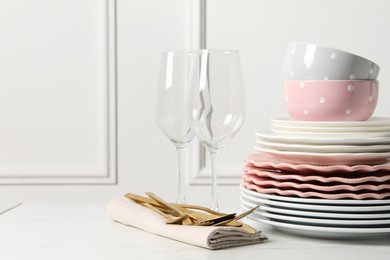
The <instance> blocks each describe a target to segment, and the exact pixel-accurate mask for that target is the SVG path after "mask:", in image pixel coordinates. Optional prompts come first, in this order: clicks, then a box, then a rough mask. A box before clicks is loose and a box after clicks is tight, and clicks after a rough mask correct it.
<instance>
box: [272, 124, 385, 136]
mask: <svg viewBox="0 0 390 260" xmlns="http://www.w3.org/2000/svg"><path fill="white" fill-rule="evenodd" d="M271 127H272V130H280V131H287V132H305V133H306V132H307V133H318V132H322V133H324V134H325V133H330V134H332V133H340V134H342V133H346V132H348V133H355V132H361V133H369V132H390V126H368V127H313V126H284V125H279V124H271Z"/></svg>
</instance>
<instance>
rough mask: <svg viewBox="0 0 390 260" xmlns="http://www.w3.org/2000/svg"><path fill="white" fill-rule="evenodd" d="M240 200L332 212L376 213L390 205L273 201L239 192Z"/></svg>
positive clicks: (389, 211)
mask: <svg viewBox="0 0 390 260" xmlns="http://www.w3.org/2000/svg"><path fill="white" fill-rule="evenodd" d="M241 200H242V201H246V202H249V203H251V204H255V205H260V206H261V205H267V206H270V207H274V208H283V209H292V210H300V211H317V212H334V213H354V214H355V213H359V214H374V213H375V214H376V213H380V214H383V213H390V205H376V206H369V205H360V206H359V205H354V206H351V205H321V204H318V205H316V204H302V203H294V202H287V201H275V200H269V199H259V198H255V197H251V196H249V195H247V194H245V193H241Z"/></svg>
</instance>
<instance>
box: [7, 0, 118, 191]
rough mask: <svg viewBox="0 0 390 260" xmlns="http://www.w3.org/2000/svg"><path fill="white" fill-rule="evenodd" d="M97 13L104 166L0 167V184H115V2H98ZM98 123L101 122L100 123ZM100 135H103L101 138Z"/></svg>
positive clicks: (99, 163)
mask: <svg viewBox="0 0 390 260" xmlns="http://www.w3.org/2000/svg"><path fill="white" fill-rule="evenodd" d="M97 8H98V12H97V14H96V15H98V18H97V20H98V22H97V26H98V28H99V29H98V39H97V41H98V48H99V49H101V50H102V51H101V53H98V54H97V55H98V60H99V61H100V62H99V64H101V66H100V67H99V68H98V72H97V73H98V74H99V75H97V76H98V86H97V87H98V88H99V91H100V88H101V93H100V95H101V98H99V105H101V106H102V109H101V111H103V112H102V113H103V114H102V115H101V117H102V122H101V123H99V125H100V126H101V127H102V129H100V130H97V131H98V132H99V131H100V132H101V133H104V138H103V139H104V140H99V143H100V142H101V144H102V145H101V147H104V149H103V150H104V151H103V150H102V151H101V155H100V156H102V158H104V159H103V162H100V161H99V162H96V164H97V165H92V166H90V167H80V166H77V165H75V166H74V167H73V166H69V165H68V166H65V167H63V166H62V165H58V166H57V165H55V166H52V167H51V168H48V167H44V166H43V167H39V166H37V167H35V169H33V168H32V167H23V166H20V167H19V166H18V167H17V166H15V167H12V168H13V169H6V168H1V167H0V184H17V185H19V184H115V183H117V106H116V104H117V94H116V60H117V59H116V56H117V54H116V0H99V1H97ZM99 120H100V119H99ZM102 135H103V134H102Z"/></svg>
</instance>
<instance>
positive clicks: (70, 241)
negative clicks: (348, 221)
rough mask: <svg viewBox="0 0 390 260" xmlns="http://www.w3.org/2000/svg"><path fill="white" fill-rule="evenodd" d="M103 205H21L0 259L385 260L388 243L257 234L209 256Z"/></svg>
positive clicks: (0, 245) (5, 217)
mask: <svg viewBox="0 0 390 260" xmlns="http://www.w3.org/2000/svg"><path fill="white" fill-rule="evenodd" d="M105 208H106V206H105V205H104V204H22V205H19V206H17V207H15V208H13V209H11V210H9V211H6V212H4V213H3V214H1V215H0V259H1V260H12V259H29V260H30V259H93V260H98V259H110V260H115V259H170V260H171V259H224V260H226V259H245V258H247V259H270V260H271V259H272V260H278V259H283V260H286V259H300V260H305V259H310V260H313V259H316V260H317V259H326V260H334V259H353V260H358V259H372V260H379V259H386V260H387V259H390V238H384V239H375V240H364V241H341V240H340V241H336V240H321V239H310V238H303V237H297V236H292V235H287V234H284V233H280V232H278V231H276V230H273V229H272V228H269V227H267V226H262V230H263V231H264V232H265V234H266V235H267V236H268V237H269V238H270V240H269V242H266V243H263V244H257V245H251V246H245V247H239V248H231V249H224V250H218V251H211V250H207V249H203V248H198V247H194V246H191V245H187V244H183V243H180V242H177V241H173V240H169V239H166V238H163V237H159V236H155V235H152V234H148V233H146V232H143V231H141V230H137V229H134V228H131V227H127V226H124V225H121V224H118V223H114V222H112V221H111V220H110V219H109V218H108V217H107V216H106V214H105Z"/></svg>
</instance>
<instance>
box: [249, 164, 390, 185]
mask: <svg viewBox="0 0 390 260" xmlns="http://www.w3.org/2000/svg"><path fill="white" fill-rule="evenodd" d="M244 173H246V174H251V175H256V176H258V177H260V178H265V179H273V180H276V181H299V182H321V183H324V184H326V183H341V184H362V183H367V182H371V183H372V182H374V183H381V184H384V183H390V174H389V173H388V172H377V173H373V172H367V173H366V174H359V176H358V177H356V176H355V175H352V176H351V177H339V176H321V175H301V174H299V173H297V174H294V173H288V172H277V171H269V170H263V169H261V168H258V167H256V166H246V167H245V168H244Z"/></svg>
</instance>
